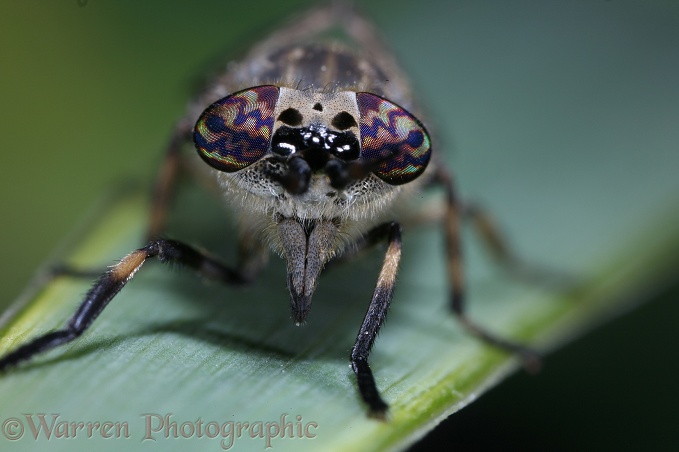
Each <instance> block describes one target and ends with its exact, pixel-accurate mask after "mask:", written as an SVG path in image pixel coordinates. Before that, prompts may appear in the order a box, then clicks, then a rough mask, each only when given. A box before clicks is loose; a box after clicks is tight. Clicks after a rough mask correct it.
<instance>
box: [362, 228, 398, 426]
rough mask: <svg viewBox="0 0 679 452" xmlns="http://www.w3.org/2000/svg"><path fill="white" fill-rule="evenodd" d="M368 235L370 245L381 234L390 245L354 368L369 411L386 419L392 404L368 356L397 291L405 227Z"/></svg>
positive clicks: (374, 293) (366, 320) (368, 313)
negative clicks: (383, 393) (384, 397)
mask: <svg viewBox="0 0 679 452" xmlns="http://www.w3.org/2000/svg"><path fill="white" fill-rule="evenodd" d="M368 237H369V241H368V242H367V243H366V244H372V243H374V241H375V240H376V239H377V238H378V237H381V238H385V237H386V238H387V240H388V243H389V246H388V247H387V253H386V254H385V256H384V262H383V263H382V270H381V271H380V276H379V277H378V278H377V285H376V287H375V291H374V292H373V297H372V301H371V302H370V306H369V307H368V312H367V313H366V315H365V318H364V319H363V324H362V325H361V329H360V330H359V331H358V336H357V337H356V343H355V344H354V347H353V348H352V349H351V367H352V369H353V370H354V373H355V374H356V383H357V384H358V391H359V392H360V393H361V397H363V400H364V401H365V403H366V404H368V408H369V409H370V413H369V414H370V415H371V416H373V417H376V418H380V419H384V417H385V416H386V413H387V409H388V405H387V404H386V402H384V400H382V397H381V396H380V393H379V391H378V390H377V385H376V384H375V378H374V377H373V374H372V371H371V370H370V366H369V365H368V357H369V355H370V349H371V348H372V346H373V343H374V342H375V338H376V337H377V334H378V333H379V331H380V327H381V326H382V323H384V319H385V318H386V316H387V311H388V310H389V305H390V303H391V299H392V295H393V292H394V283H395V281H396V273H397V272H398V264H399V261H400V260H401V226H400V225H399V224H398V223H386V224H383V225H381V226H377V227H376V228H375V229H373V230H372V231H371V232H370V233H369V234H368Z"/></svg>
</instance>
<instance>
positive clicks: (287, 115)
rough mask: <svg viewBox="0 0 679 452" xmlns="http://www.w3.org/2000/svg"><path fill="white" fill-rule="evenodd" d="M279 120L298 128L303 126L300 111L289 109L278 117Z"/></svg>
mask: <svg viewBox="0 0 679 452" xmlns="http://www.w3.org/2000/svg"><path fill="white" fill-rule="evenodd" d="M278 120H279V121H281V122H282V123H284V124H287V125H289V126H298V125H300V124H302V114H301V113H300V112H299V110H296V109H294V108H288V109H287V110H283V111H282V112H281V114H280V115H278Z"/></svg>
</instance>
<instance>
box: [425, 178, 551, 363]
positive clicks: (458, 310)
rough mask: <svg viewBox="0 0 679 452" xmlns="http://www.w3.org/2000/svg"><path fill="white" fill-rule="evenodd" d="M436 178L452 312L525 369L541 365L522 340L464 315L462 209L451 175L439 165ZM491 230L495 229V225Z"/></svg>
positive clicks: (501, 243)
mask: <svg viewBox="0 0 679 452" xmlns="http://www.w3.org/2000/svg"><path fill="white" fill-rule="evenodd" d="M436 180H437V181H438V182H439V183H440V184H441V185H443V187H444V188H445V190H446V214H445V217H444V225H445V226H444V227H445V238H446V252H447V260H448V263H447V266H448V279H449V281H450V283H452V288H451V293H450V303H451V308H452V310H453V313H454V314H455V316H456V317H457V318H458V319H459V321H460V323H462V325H463V326H464V327H465V328H466V329H467V330H468V331H469V332H471V333H472V334H473V335H475V336H476V337H478V338H479V339H481V340H483V341H484V342H486V343H488V344H490V345H493V346H495V347H498V348H501V349H503V350H506V351H509V352H512V353H515V354H517V355H518V356H519V357H520V358H521V360H522V362H523V366H524V367H525V368H526V370H528V371H531V372H535V371H537V370H538V369H539V368H540V357H539V356H538V354H537V353H536V352H535V351H533V350H531V349H529V348H527V347H525V346H523V345H521V344H518V343H515V342H512V341H510V340H507V339H503V338H500V337H497V336H495V335H494V334H492V333H490V332H488V331H486V330H485V329H484V328H482V327H481V326H479V325H477V324H476V323H475V322H473V321H472V320H470V319H469V317H467V315H466V313H465V311H464V302H465V287H464V269H463V264H462V249H461V244H460V214H461V213H462V209H461V204H460V202H459V200H458V198H457V194H456V192H455V187H454V184H453V179H452V176H451V175H450V174H449V173H448V172H447V171H445V170H442V169H440V170H439V171H438V172H437V174H436ZM491 231H494V229H493V230H491ZM493 233H494V232H493ZM494 234H496V233H494ZM498 237H499V235H497V234H496V235H495V237H492V238H493V239H496V238H498ZM496 244H497V246H498V251H501V252H506V248H504V245H503V242H501V241H499V240H497V241H496ZM503 250H504V251H503ZM507 256H509V254H507Z"/></svg>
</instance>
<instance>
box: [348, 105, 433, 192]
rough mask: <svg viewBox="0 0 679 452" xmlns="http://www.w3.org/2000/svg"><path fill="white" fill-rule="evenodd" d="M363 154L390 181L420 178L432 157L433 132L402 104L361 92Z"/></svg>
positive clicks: (360, 111) (384, 178)
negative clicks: (400, 105)
mask: <svg viewBox="0 0 679 452" xmlns="http://www.w3.org/2000/svg"><path fill="white" fill-rule="evenodd" d="M356 101H357V103H358V111H359V113H360V118H359V127H360V131H361V158H362V159H364V160H367V161H369V162H375V163H376V164H377V165H376V169H375V170H374V171H373V172H374V173H375V175H376V176H377V177H379V178H380V179H382V180H383V181H384V182H386V183H388V184H390V185H401V184H405V183H408V182H410V181H412V180H414V179H416V178H417V177H418V176H419V175H420V174H422V172H423V171H424V170H425V168H426V167H427V164H428V163H429V158H430V157H431V141H430V139H429V134H428V133H427V131H426V129H425V128H424V126H423V125H422V123H421V122H420V121H418V120H417V118H415V117H414V116H413V115H411V114H410V113H408V112H407V111H406V110H404V109H403V108H401V107H399V106H398V105H396V104H394V103H392V102H390V101H388V100H386V99H383V98H381V97H379V96H376V95H374V94H370V93H357V94H356Z"/></svg>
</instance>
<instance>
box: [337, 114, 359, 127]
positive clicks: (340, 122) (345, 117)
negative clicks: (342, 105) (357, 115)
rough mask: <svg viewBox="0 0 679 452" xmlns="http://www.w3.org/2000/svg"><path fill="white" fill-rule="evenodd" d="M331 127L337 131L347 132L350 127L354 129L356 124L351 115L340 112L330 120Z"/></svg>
mask: <svg viewBox="0 0 679 452" xmlns="http://www.w3.org/2000/svg"><path fill="white" fill-rule="evenodd" d="M331 125H332V126H333V127H334V128H336V129H337V130H347V129H349V128H351V127H356V126H358V124H357V123H356V120H355V119H354V117H353V116H351V114H349V113H347V112H346V111H341V112H339V113H337V115H335V117H334V118H332V122H331Z"/></svg>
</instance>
